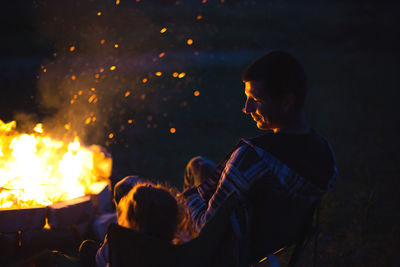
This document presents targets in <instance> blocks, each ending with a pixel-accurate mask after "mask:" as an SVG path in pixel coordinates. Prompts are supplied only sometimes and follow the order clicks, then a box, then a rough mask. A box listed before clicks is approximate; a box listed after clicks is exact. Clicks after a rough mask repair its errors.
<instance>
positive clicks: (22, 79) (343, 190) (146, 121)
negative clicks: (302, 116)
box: [0, 0, 400, 266]
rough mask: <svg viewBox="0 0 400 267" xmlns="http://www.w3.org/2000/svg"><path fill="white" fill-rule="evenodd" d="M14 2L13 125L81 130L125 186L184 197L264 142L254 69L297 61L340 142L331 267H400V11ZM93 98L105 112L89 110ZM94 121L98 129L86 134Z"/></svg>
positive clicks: (1, 77) (264, 4)
mask: <svg viewBox="0 0 400 267" xmlns="http://www.w3.org/2000/svg"><path fill="white" fill-rule="evenodd" d="M9 2H10V3H7V6H5V8H2V9H1V11H0V12H1V17H0V19H1V23H0V25H1V26H0V27H1V35H2V37H3V38H2V41H1V43H0V51H1V52H2V57H1V59H0V88H1V98H0V118H1V119H2V120H4V121H8V120H11V119H13V118H17V119H18V120H20V121H21V122H22V124H23V125H24V123H25V124H28V125H29V123H26V121H27V119H26V118H27V117H28V118H29V119H30V120H34V121H42V120H44V121H50V122H51V123H53V124H54V125H56V124H58V125H61V126H62V125H64V124H65V123H68V122H71V123H72V125H73V128H74V129H76V130H77V131H78V133H79V135H80V136H83V138H84V140H85V141H86V143H87V144H91V143H98V144H101V145H103V146H105V147H107V149H108V150H109V151H110V152H111V153H112V155H113V159H114V172H115V174H114V178H115V179H119V178H121V177H123V176H125V175H128V174H133V173H135V174H140V175H143V176H145V177H148V178H150V179H152V180H161V181H167V182H169V183H170V184H172V185H174V186H178V187H180V186H181V180H182V174H183V169H184V167H185V164H186V162H187V161H188V160H189V159H190V158H191V157H193V156H196V155H205V156H208V157H209V158H211V159H213V160H216V161H218V160H219V159H220V158H221V157H222V156H223V155H224V154H225V153H226V152H227V151H228V150H229V149H230V148H231V147H232V146H233V145H234V144H235V143H236V142H237V141H238V139H239V138H241V137H249V136H254V135H257V134H260V133H261V132H260V131H258V130H257V129H255V128H256V127H255V125H254V123H253V122H252V121H251V119H250V118H247V117H246V116H245V115H244V114H243V113H241V108H242V106H243V104H244V94H243V85H242V82H241V79H240V77H241V76H240V75H241V72H242V70H243V68H244V67H245V66H246V65H247V64H249V63H250V62H251V61H252V60H253V59H254V58H256V57H257V56H260V55H262V54H263V53H265V52H266V51H268V50H269V49H273V48H279V49H285V50H288V51H290V52H292V53H293V54H294V55H296V56H297V57H298V58H299V59H300V61H301V62H303V64H304V66H305V69H306V72H307V74H308V77H309V81H310V93H309V97H308V100H307V103H306V112H307V115H308V118H309V121H310V123H311V124H312V126H313V127H314V128H315V129H317V130H318V131H320V132H321V133H322V134H324V135H325V136H326V137H327V138H328V140H330V141H331V143H332V146H333V148H334V150H335V152H336V157H337V161H338V165H339V171H340V177H339V180H338V183H337V186H336V188H335V189H334V191H333V192H331V193H330V194H329V195H328V196H327V197H326V198H325V200H324V203H323V212H322V222H323V227H324V229H325V230H324V232H323V234H322V235H321V238H320V249H319V262H320V265H321V266H396V265H398V264H399V260H398V258H397V254H398V251H399V249H400V215H399V208H400V207H399V206H400V198H399V194H398V190H399V185H400V182H399V174H400V169H399V166H400V165H399V162H400V154H399V152H398V151H399V149H400V142H399V140H398V134H399V130H400V129H399V126H400V122H399V116H398V114H399V113H398V105H397V102H398V99H399V96H400V94H399V91H398V88H399V76H398V57H397V56H398V55H397V53H395V52H396V49H397V47H398V45H399V43H398V41H397V39H396V38H397V35H398V34H397V28H398V21H397V19H396V14H395V12H393V11H394V10H398V6H397V5H396V4H395V2H385V4H383V3H381V4H377V3H371V2H365V1H325V2H323V3H321V2H317V1H316V2H311V1H306V2H302V3H300V2H298V1H277V0H274V1H233V0H231V1H228V0H226V1H225V4H220V3H219V2H218V1H208V2H207V3H206V4H202V3H201V1H200V0H199V1H195V0H192V1H184V0H183V1H181V2H182V4H180V5H173V4H171V5H170V4H168V1H165V2H162V1H158V2H157V1H150V0H149V1H145V0H142V1H141V2H138V3H137V2H135V1H133V0H132V1H127V0H125V1H124V0H121V4H120V5H118V6H116V5H115V4H114V1H81V2H80V1H77V0H74V1H28V0H24V1H18V3H17V2H16V3H12V2H11V1H9ZM54 2H56V3H54ZM173 2H174V1H173ZM99 11H101V12H102V15H101V16H97V15H96V13H97V12H99ZM198 15H202V19H201V20H197V19H196V17H197V16H198ZM163 27H167V28H168V30H167V31H166V32H165V33H163V34H161V33H160V30H161V29H162V28H163ZM188 38H192V39H193V40H194V43H193V45H191V46H188V45H187V44H186V40H187V39H188ZM102 39H104V40H105V44H104V45H101V44H100V40H102ZM115 43H118V44H119V47H118V48H115V47H114V44H115ZM72 45H74V46H75V47H76V50H75V51H73V52H70V51H69V48H70V46H72ZM195 51H197V52H198V55H196V54H194V53H195ZM161 52H165V56H164V57H162V58H159V57H158V55H159V54H160V53H161ZM53 53H57V55H56V56H54V55H53ZM153 59H156V60H155V61H153ZM111 65H116V66H117V69H116V70H115V71H114V72H111V71H109V67H110V66H111ZM41 66H42V67H41ZM44 68H45V69H46V72H45V73H44V71H43V69H44ZM100 68H104V69H105V71H104V72H103V73H100V72H99V69H100ZM157 71H162V72H163V75H162V76H161V77H157V76H155V75H154V73H155V72H157ZM175 71H176V72H179V73H181V72H185V73H186V76H185V77H184V78H182V79H177V78H173V77H172V76H171V74H172V73H173V72H175ZM96 73H99V74H100V75H101V76H100V78H99V79H96V78H93V76H94V75H95V74H96ZM71 75H76V77H77V78H76V80H72V79H71ZM143 78H148V82H147V83H142V79H143ZM96 80H97V81H96ZM92 87H96V92H97V97H98V99H99V102H98V103H97V104H96V105H89V104H88V102H87V98H88V97H89V96H90V95H91V94H93V93H92V92H91V91H90V88H92ZM79 90H82V91H83V95H82V97H78V98H77V100H76V103H75V104H74V105H71V104H70V100H71V99H73V95H74V94H77V92H78V91H79ZM196 90H198V91H200V95H199V96H197V97H196V96H194V95H193V93H194V91H196ZM127 91H130V92H131V95H130V96H128V97H124V95H125V93H126V92H127ZM85 97H87V98H85ZM49 99H50V101H49ZM78 104H79V105H78ZM92 112H94V114H95V115H93V114H92V115H90V113H92ZM27 114H28V115H27ZM88 116H89V117H90V116H96V117H97V121H96V123H91V124H89V125H85V124H84V121H85V120H86V118H87V117H88ZM53 118H54V119H53ZM130 119H132V120H133V123H132V124H130V123H128V120H130ZM171 127H174V128H176V133H174V134H171V133H170V128H171ZM109 133H114V135H115V137H114V138H112V139H109V138H108V135H109ZM58 134H60V133H59V132H58ZM62 136H63V137H68V136H69V134H68V133H64V132H62ZM306 258H307V257H306ZM305 262H307V260H305ZM305 266H307V263H305Z"/></svg>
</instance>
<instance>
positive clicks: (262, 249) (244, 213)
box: [107, 184, 318, 267]
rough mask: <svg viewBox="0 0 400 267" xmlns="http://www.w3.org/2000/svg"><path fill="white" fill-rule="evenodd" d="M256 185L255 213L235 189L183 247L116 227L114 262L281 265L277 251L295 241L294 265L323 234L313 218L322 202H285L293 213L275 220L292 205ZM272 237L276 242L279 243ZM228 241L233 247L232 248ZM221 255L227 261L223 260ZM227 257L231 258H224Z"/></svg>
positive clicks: (111, 232) (145, 266) (146, 266)
mask: <svg viewBox="0 0 400 267" xmlns="http://www.w3.org/2000/svg"><path fill="white" fill-rule="evenodd" d="M253 188H254V189H255V191H254V190H251V192H250V193H251V194H250V195H249V196H250V201H249V203H250V204H252V205H253V207H252V208H251V210H250V212H249V209H248V208H247V207H243V206H242V205H240V204H241V203H240V202H239V200H238V198H237V195H236V193H231V194H230V195H229V196H228V197H227V199H226V200H225V201H224V202H223V204H222V205H221V207H220V208H219V209H218V210H217V212H216V214H215V215H214V216H213V218H212V219H211V220H210V221H209V222H208V223H207V224H206V225H205V226H204V228H203V229H202V231H201V232H200V234H199V236H198V237H197V238H195V239H193V240H191V241H189V242H188V243H185V244H182V245H173V244H170V243H169V242H166V241H163V240H159V239H156V238H153V237H150V236H148V235H146V234H143V233H139V232H135V231H133V230H131V229H127V228H123V227H121V226H118V225H116V224H112V225H110V227H109V229H108V236H107V238H108V242H109V260H110V266H111V267H125V266H135V267H155V266H157V267H160V266H162V267H170V266H171V267H172V266H173V267H183V266H193V267H197V266H198V267H202V266H207V267H211V266H219V267H226V266H235V267H248V266H256V264H258V263H259V262H262V261H265V260H268V261H269V263H270V265H271V266H273V267H275V266H279V264H278V262H277V260H276V258H275V256H274V254H276V253H278V252H280V251H282V248H288V247H289V246H292V245H295V249H294V252H293V253H292V256H291V259H290V262H289V266H290V267H295V266H296V265H297V263H298V262H299V260H300V259H301V256H302V253H303V251H304V249H305V248H306V247H307V245H308V244H309V241H310V240H311V238H312V237H314V236H315V235H316V233H317V228H316V227H314V225H313V223H312V222H313V215H314V212H315V211H317V210H318V208H317V206H318V202H315V203H313V205H311V206H310V207H308V206H307V203H308V202H305V203H302V201H301V200H296V201H295V202H294V203H293V202H289V203H287V202H282V203H286V205H291V206H292V207H291V209H289V210H290V211H291V213H290V214H287V215H286V216H284V218H274V220H271V218H269V217H268V216H265V215H266V214H267V215H268V214H270V215H273V214H278V213H277V212H278V211H280V210H277V209H280V208H288V207H287V206H286V207H285V205H283V206H282V205H277V204H276V202H277V201H284V200H285V199H283V197H282V196H280V195H274V194H273V193H272V192H269V195H260V193H261V192H263V193H265V191H263V190H266V188H263V186H262V185H260V184H258V185H257V184H256V185H255V186H253ZM259 190H261V191H259ZM254 201H256V202H257V203H254ZM271 203H272V204H271ZM278 203H279V202H278ZM282 203H281V204H282ZM293 205H294V206H293ZM274 208H275V210H274ZM296 220H297V221H296ZM298 222H300V223H298ZM268 237H270V238H268ZM268 240H274V242H273V244H272V245H271V242H267V241H268ZM227 241H228V242H227ZM227 243H229V244H233V246H229V245H228V246H227ZM221 248H222V249H221ZM216 254H217V255H216ZM220 256H222V257H221V258H222V260H221V259H218V258H219V257H220ZM265 256H267V257H265ZM216 258H217V259H216ZM226 259H230V261H224V260H226ZM218 260H219V261H218Z"/></svg>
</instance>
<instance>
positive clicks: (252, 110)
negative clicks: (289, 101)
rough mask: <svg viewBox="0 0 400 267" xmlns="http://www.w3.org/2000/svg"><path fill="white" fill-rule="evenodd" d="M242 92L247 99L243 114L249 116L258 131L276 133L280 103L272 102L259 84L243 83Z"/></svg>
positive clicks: (253, 82) (279, 115) (279, 116)
mask: <svg viewBox="0 0 400 267" xmlns="http://www.w3.org/2000/svg"><path fill="white" fill-rule="evenodd" d="M244 92H245V94H246V97H247V99H246V104H245V106H244V108H243V112H244V113H246V114H249V115H251V117H252V118H253V120H254V121H255V122H256V123H257V127H258V128H259V129H260V130H273V131H274V132H276V131H278V130H279V128H280V118H281V114H282V113H281V112H282V108H281V105H280V102H279V101H272V100H273V99H272V98H271V97H270V96H268V95H267V94H266V93H265V89H264V85H263V83H261V82H256V81H250V82H245V90H244Z"/></svg>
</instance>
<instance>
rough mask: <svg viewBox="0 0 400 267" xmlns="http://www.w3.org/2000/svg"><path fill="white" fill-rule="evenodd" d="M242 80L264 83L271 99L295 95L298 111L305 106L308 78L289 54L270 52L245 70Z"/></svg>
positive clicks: (276, 51) (278, 51)
mask: <svg viewBox="0 0 400 267" xmlns="http://www.w3.org/2000/svg"><path fill="white" fill-rule="evenodd" d="M242 80H243V81H257V82H262V83H263V84H264V89H265V93H266V94H267V95H269V96H271V97H279V96H281V95H284V94H286V93H293V94H294V95H295V96H296V103H295V107H296V109H300V108H302V107H303V105H304V99H305V96H306V94H307V78H306V75H305V72H304V69H303V66H302V65H301V64H300V62H299V61H298V60H297V59H296V58H295V57H294V56H292V55H291V54H289V53H287V52H284V51H280V50H273V51H270V52H268V53H267V54H265V55H264V56H262V57H261V58H259V59H257V60H256V61H255V62H253V63H252V64H251V65H250V66H248V67H247V68H246V69H245V71H244V72H243V76H242Z"/></svg>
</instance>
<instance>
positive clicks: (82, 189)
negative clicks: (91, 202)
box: [0, 120, 112, 209]
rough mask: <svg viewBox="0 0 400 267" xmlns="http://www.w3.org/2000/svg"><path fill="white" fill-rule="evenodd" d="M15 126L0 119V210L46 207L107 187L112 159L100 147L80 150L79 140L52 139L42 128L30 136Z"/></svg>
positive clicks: (38, 128)
mask: <svg viewBox="0 0 400 267" xmlns="http://www.w3.org/2000/svg"><path fill="white" fill-rule="evenodd" d="M15 127H16V123H15V121H12V122H9V123H4V122H3V121H1V120H0V208H2V209H6V208H13V209H14V208H28V207H40V206H45V205H50V204H52V203H55V202H58V201H65V200H68V199H72V198H76V197H80V196H83V195H85V194H88V193H98V192H97V191H96V190H98V188H100V187H101V186H100V185H103V188H104V186H105V185H106V184H107V182H106V181H105V180H106V179H107V178H108V177H109V176H110V174H111V166H112V160H111V158H109V157H107V156H106V155H105V154H104V153H103V152H101V149H100V148H99V147H98V146H92V147H90V148H87V147H83V146H82V145H81V144H80V142H79V139H78V137H76V138H75V140H74V141H73V142H70V143H65V142H62V141H59V140H55V139H52V138H50V137H49V136H45V135H44V131H43V125H42V124H38V125H36V126H35V128H34V131H35V133H32V134H26V133H19V132H17V131H16V130H15ZM65 128H70V124H66V125H65ZM94 188H95V189H94Z"/></svg>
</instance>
